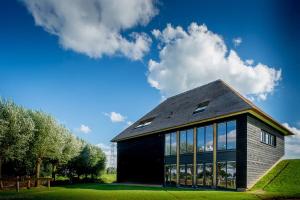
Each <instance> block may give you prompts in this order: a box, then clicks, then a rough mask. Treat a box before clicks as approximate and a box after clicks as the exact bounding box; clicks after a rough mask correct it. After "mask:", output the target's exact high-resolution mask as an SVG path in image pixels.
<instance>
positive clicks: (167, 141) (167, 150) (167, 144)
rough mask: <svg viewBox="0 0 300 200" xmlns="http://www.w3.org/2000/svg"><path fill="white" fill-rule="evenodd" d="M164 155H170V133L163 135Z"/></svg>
mask: <svg viewBox="0 0 300 200" xmlns="http://www.w3.org/2000/svg"><path fill="white" fill-rule="evenodd" d="M165 155H166V156H168V155H170V134H166V135H165Z"/></svg>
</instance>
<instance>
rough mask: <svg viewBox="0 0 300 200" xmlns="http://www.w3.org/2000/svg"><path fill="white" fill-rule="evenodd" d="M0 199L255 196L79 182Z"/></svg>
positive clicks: (3, 195) (154, 199)
mask: <svg viewBox="0 0 300 200" xmlns="http://www.w3.org/2000/svg"><path fill="white" fill-rule="evenodd" d="M0 199H33V200H35V199H45V200H47V199H49V200H50V199H51V200H53V199H57V200H60V199H72V200H77V199H78V200H85V199H88V200H92V199H104V200H110V199H120V200H129V199H130V200H135V199H146V200H158V199H170V200H173V199H174V200H175V199H190V200H192V199H216V200H218V199H220V200H224V199H232V200H234V199H253V200H255V199H257V197H256V196H255V195H253V194H250V193H243V192H225V191H211V190H210V191H191V190H183V189H181V190H179V189H172V188H170V189H163V188H158V187H143V186H123V185H109V184H80V185H74V186H68V187H52V188H51V189H50V191H48V190H47V189H46V188H44V189H41V188H40V189H32V190H29V191H28V190H22V191H21V192H20V193H19V194H16V193H15V192H2V193H1V192H0Z"/></svg>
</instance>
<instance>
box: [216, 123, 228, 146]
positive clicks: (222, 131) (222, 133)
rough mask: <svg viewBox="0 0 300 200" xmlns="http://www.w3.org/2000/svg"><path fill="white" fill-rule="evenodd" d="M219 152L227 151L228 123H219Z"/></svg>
mask: <svg viewBox="0 0 300 200" xmlns="http://www.w3.org/2000/svg"><path fill="white" fill-rule="evenodd" d="M217 133H218V144H217V149H218V150H226V123H219V124H218V129H217Z"/></svg>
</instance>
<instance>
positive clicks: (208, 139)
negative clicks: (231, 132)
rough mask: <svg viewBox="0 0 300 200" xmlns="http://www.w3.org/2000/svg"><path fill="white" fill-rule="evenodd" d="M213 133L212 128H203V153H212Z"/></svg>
mask: <svg viewBox="0 0 300 200" xmlns="http://www.w3.org/2000/svg"><path fill="white" fill-rule="evenodd" d="M213 136H214V131H213V126H206V127H205V151H213V149H214V148H213V141H214V137H213Z"/></svg>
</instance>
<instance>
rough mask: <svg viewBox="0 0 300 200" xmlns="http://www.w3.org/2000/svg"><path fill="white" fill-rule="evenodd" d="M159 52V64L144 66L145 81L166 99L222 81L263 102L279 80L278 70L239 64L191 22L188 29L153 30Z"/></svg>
mask: <svg viewBox="0 0 300 200" xmlns="http://www.w3.org/2000/svg"><path fill="white" fill-rule="evenodd" d="M152 34H153V35H154V37H155V38H157V39H158V40H159V41H160V45H161V46H162V49H161V50H160V52H159V61H155V60H152V59H151V60H150V61H149V63H148V70H149V71H148V75H147V76H148V77H147V78H148V82H149V84H150V85H151V86H152V87H154V88H156V89H158V90H160V92H161V95H162V96H165V97H168V96H171V95H174V94H178V93H180V92H184V91H186V90H189V89H192V88H195V87H197V86H200V85H203V84H206V83H208V82H211V81H214V80H217V79H222V80H224V81H226V82H227V83H229V84H230V85H232V86H233V87H234V88H236V89H237V90H238V91H239V92H241V93H242V94H243V95H247V97H249V98H250V97H255V98H258V99H263V100H264V99H266V98H267V96H268V94H270V93H272V92H273V91H274V89H275V86H276V85H277V84H278V82H279V80H280V79H281V70H276V69H275V68H272V67H269V66H267V65H264V64H261V63H258V64H257V65H255V66H252V65H250V64H249V63H246V62H245V61H243V60H242V59H241V58H240V57H239V56H238V54H237V53H236V52H235V51H234V50H228V49H227V47H226V45H225V43H224V40H223V39H222V37H221V36H219V35H217V34H215V33H213V32H211V31H209V30H208V29H207V27H206V26H205V25H198V24H196V23H192V24H191V25H190V26H189V27H188V30H187V31H185V30H183V28H182V27H180V26H178V27H175V28H174V27H173V26H171V25H170V24H168V25H167V27H166V28H165V29H164V30H163V31H160V30H153V31H152Z"/></svg>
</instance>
